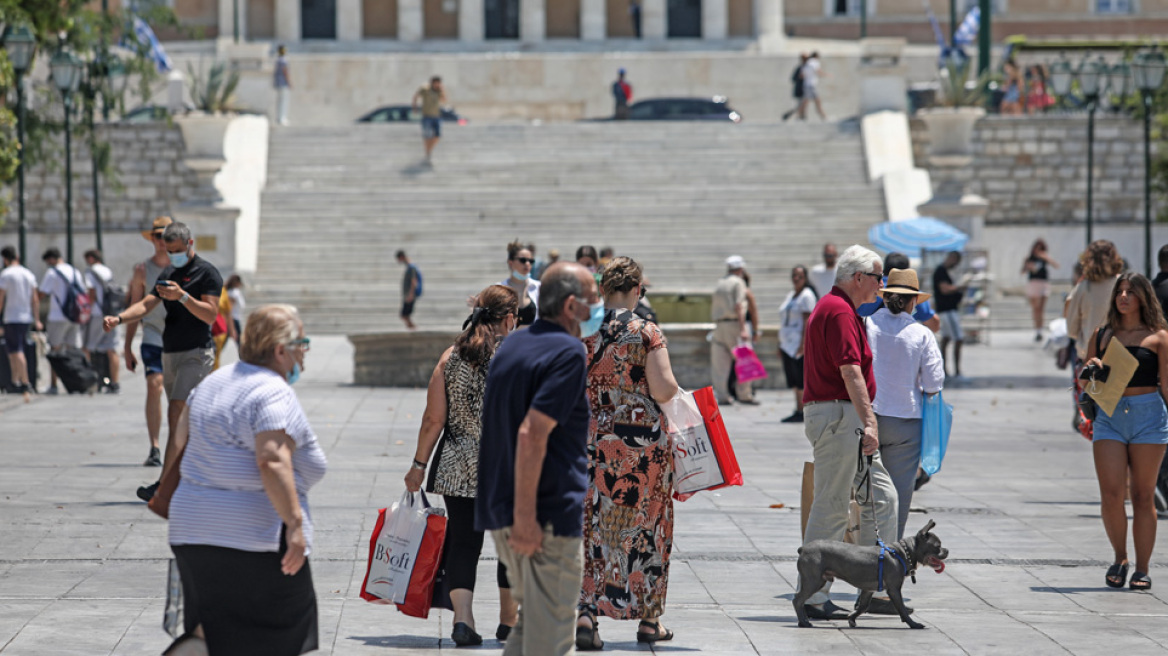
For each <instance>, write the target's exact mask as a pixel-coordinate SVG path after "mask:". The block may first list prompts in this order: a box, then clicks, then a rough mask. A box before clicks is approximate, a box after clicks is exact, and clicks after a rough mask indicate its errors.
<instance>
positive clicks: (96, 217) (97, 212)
mask: <svg viewBox="0 0 1168 656" xmlns="http://www.w3.org/2000/svg"><path fill="white" fill-rule="evenodd" d="M93 114H94V107H93V102H92V101H91V102H89V103H88V107H87V108H86V112H85V118H86V120H87V121H88V122H89V158H90V160H91V163H90V168H91V169H92V170H93V234H94V241H95V242H96V244H97V250H99V251H103V252H104V249H102V247H101V185H99V184H98V175H97V134H96V132H95V131H94V127H93Z"/></svg>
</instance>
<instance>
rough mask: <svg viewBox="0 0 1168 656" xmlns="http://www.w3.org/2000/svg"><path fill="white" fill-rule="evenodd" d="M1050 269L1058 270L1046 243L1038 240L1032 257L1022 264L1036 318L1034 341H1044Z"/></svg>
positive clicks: (1031, 249)
mask: <svg viewBox="0 0 1168 656" xmlns="http://www.w3.org/2000/svg"><path fill="white" fill-rule="evenodd" d="M1048 267H1053V268H1055V269H1057V268H1058V262H1055V261H1054V260H1053V259H1052V258H1051V257H1050V253H1048V252H1047V249H1046V242H1045V241H1044V240H1042V239H1036V240H1035V241H1034V245H1033V246H1031V247H1030V255H1027V256H1026V261H1025V262H1023V263H1022V273H1025V274H1026V300H1028V301H1030V314H1031V316H1033V317H1034V341H1036V342H1041V341H1042V318H1043V317H1042V314H1043V311H1044V310H1045V309H1046V297H1048V296H1050V272H1049V271H1048Z"/></svg>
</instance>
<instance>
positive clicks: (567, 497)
mask: <svg viewBox="0 0 1168 656" xmlns="http://www.w3.org/2000/svg"><path fill="white" fill-rule="evenodd" d="M586 369H587V366H586V363H585V355H584V344H583V342H581V341H580V340H579V338H577V337H573V336H572V335H570V334H569V333H568V331H566V330H564V328H563V327H561V326H560V325H559V324H555V323H552V322H551V321H546V320H544V319H537V320H536V322H535V323H534V324H532V325H531V327H529V328H526V329H523V330H519V331H516V332H514V333H511V335H509V336H508V337H507V339H505V340H503V343H502V344H500V345H499V349H498V350H497V351H496V352H495V357H494V358H492V359H491V366H490V370H489V372H488V373H487V391H486V395H485V396H484V398H483V432H482V437H481V438H480V442H479V487H478V495H477V496H476V497H475V529H476V530H479V531H491V530H496V529H501V528H506V527H509V526H511V525H512V524H513V523H514V518H515V450H516V442H517V440H518V436H519V425H520V424H521V423H523V418H524V417H526V416H527V411H528V410H529V409H530V408H535V409H536V410H539V411H540V412H542V413H544V414H545V415H547V416H549V417H551V418H552V419H555V420H556V427H555V428H554V429H552V432H551V434H550V435H549V436H548V443H547V455H546V456H544V461H543V470H542V471H541V473H540V476H539V490H538V491H537V493H536V512H535V514H536V519H537V520H538V521H539V524H540V526H545V525H547V524H551V525H552V533H553V534H555V535H557V536H561V537H580V536H583V535H584V495H585V494H586V493H587V492H588V451H587V446H588V413H589V410H588V395H587V393H586V388H587V385H588V376H587V371H586Z"/></svg>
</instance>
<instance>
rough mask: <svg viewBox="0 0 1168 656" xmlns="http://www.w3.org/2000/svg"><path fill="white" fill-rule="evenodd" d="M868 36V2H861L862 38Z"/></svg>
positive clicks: (865, 0)
mask: <svg viewBox="0 0 1168 656" xmlns="http://www.w3.org/2000/svg"><path fill="white" fill-rule="evenodd" d="M867 36H868V0H860V38H861V39H863V38H867Z"/></svg>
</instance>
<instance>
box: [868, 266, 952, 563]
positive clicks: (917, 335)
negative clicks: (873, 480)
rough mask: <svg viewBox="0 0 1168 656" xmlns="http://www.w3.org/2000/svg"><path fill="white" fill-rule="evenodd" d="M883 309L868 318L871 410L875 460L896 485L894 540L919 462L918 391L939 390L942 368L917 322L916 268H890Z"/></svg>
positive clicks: (882, 292) (931, 339)
mask: <svg viewBox="0 0 1168 656" xmlns="http://www.w3.org/2000/svg"><path fill="white" fill-rule="evenodd" d="M878 293H879V294H880V295H881V296H882V297H883V298H884V307H882V308H880V309H879V310H878V311H877V312H876V313H875V314H873V315H872V316H871V317H869V318H868V320H867V325H868V343H869V344H870V345H871V347H872V371H873V373H874V375H875V376H876V398H875V399H873V401H872V408H873V410H875V412H876V422H877V426H878V428H879V431H880V458H881V459H882V460H883V461H884V467H885V469H887V470H888V475H889V476H890V477H891V478H892V483H893V485H894V486H896V495H897V500H898V505H897V508H898V509H899V516H898V517H897V523H896V527H897V531H896V539H897V540H899V539H901V538H902V537H903V536H904V525H905V523H906V522H907V521H908V510H909V505H910V504H911V503H912V495H913V482H914V481H915V480H916V476H917V467H918V466H919V465H920V461H921V408H922V407H923V403H922V394H936V393H937V392H939V391H941V386H942V383H943V382H944V380H945V369H944V366H943V365H942V362H941V350H940V349H939V348H937V340H936V338H935V337H933V333H932V331H930V330H929V329H928V328H926V327H924V326H922V325H921V324H919V323H917V322H916V321H915V320H914V319H913V317H912V313H913V308H914V307H916V304H917V303H921V302H924V301H925V300H928V298H929V294H924V293H921V286H920V283H918V282H917V272H916V271H914V270H912V269H893V270H892V271H890V272H889V274H888V282H887V284H885V286H884V289H881V290H880V291H879V292H878Z"/></svg>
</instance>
